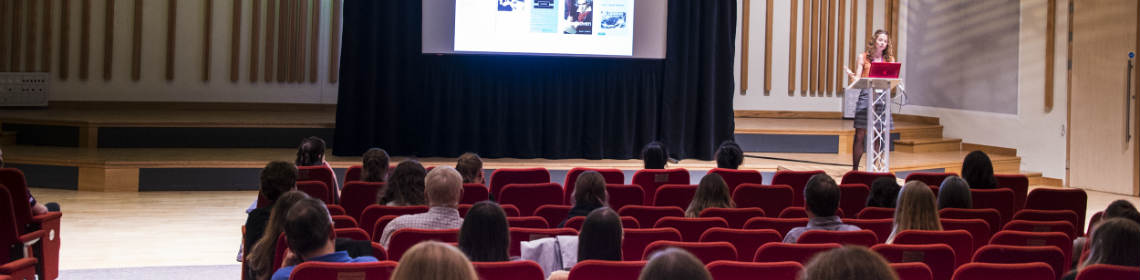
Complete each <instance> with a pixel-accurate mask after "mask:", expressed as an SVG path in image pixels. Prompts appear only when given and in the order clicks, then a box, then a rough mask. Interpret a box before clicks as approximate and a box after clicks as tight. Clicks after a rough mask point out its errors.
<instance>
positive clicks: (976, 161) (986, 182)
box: [962, 151, 997, 189]
mask: <svg viewBox="0 0 1140 280" xmlns="http://www.w3.org/2000/svg"><path fill="white" fill-rule="evenodd" d="M962 178H963V179H966V182H967V183H969V184H970V188H972V189H993V188H997V178H995V177H994V164H993V162H991V161H990V156H988V155H986V153H985V152H982V151H973V152H970V153H969V154H967V155H966V159H964V160H962Z"/></svg>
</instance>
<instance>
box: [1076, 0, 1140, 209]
mask: <svg viewBox="0 0 1140 280" xmlns="http://www.w3.org/2000/svg"><path fill="white" fill-rule="evenodd" d="M1072 2H1073V4H1072V5H1073V7H1072V11H1071V12H1072V14H1071V17H1070V18H1071V19H1072V20H1073V21H1072V30H1071V31H1072V33H1073V34H1072V42H1070V44H1071V45H1070V47H1071V48H1072V56H1071V59H1072V62H1071V63H1072V69H1071V70H1070V73H1069V75H1070V79H1071V80H1070V86H1071V87H1070V89H1069V98H1070V99H1069V134H1068V135H1069V151H1068V152H1069V162H1068V167H1069V178H1068V184H1069V186H1072V187H1080V188H1087V189H1090V190H1097V191H1105V192H1111V193H1117V194H1125V195H1136V194H1137V187H1138V183H1137V178H1140V177H1137V170H1136V169H1137V167H1138V166H1137V162H1136V160H1137V153H1136V152H1137V151H1138V150H1137V142H1138V141H1137V139H1136V138H1137V137H1136V135H1134V134H1135V127H1136V115H1137V112H1136V111H1137V110H1136V107H1135V102H1134V99H1133V98H1132V97H1131V96H1129V94H1130V93H1132V94H1134V93H1135V92H1134V89H1135V85H1136V81H1135V80H1133V79H1135V77H1136V73H1134V72H1135V71H1133V72H1132V73H1130V72H1129V66H1128V65H1129V58H1128V53H1129V52H1135V51H1137V49H1136V48H1137V32H1138V29H1137V26H1138V17H1137V15H1138V14H1140V13H1138V9H1140V7H1138V6H1137V1H1136V0H1080V1H1072ZM1130 84H1131V86H1132V87H1133V90H1132V91H1130V90H1129V88H1130V86H1129V85H1130ZM1130 134H1133V135H1132V136H1131V137H1129V135H1130Z"/></svg>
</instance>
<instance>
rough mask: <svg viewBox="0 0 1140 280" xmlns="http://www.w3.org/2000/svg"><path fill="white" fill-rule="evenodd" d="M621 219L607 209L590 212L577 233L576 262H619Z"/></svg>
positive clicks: (611, 210)
mask: <svg viewBox="0 0 1140 280" xmlns="http://www.w3.org/2000/svg"><path fill="white" fill-rule="evenodd" d="M621 241H622V228H621V217H620V216H618V214H617V212H614V210H613V209H610V208H609V207H602V208H598V209H594V211H590V214H589V215H586V221H584V222H583V223H582V231H581V232H579V233H578V261H579V262H581V261H585V260H603V261H620V260H622V258H621Z"/></svg>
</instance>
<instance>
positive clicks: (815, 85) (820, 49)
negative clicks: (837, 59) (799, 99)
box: [811, 0, 827, 96]
mask: <svg viewBox="0 0 1140 280" xmlns="http://www.w3.org/2000/svg"><path fill="white" fill-rule="evenodd" d="M817 2H818V3H817V5H818V6H817V9H816V14H815V20H816V22H815V42H816V44H815V47H814V48H813V49H812V55H813V56H815V58H812V61H814V62H813V63H812V68H811V72H812V74H811V77H812V78H811V91H812V96H821V95H823V91H822V90H821V89H822V87H821V86H820V83H821V82H822V81H823V76H822V75H821V74H823V72H822V70H823V67H824V56H825V53H824V50H825V47H824V46H825V45H824V44H825V43H824V36H825V32H826V31H827V30H826V26H824V25H825V24H827V18H826V17H827V14H826V13H827V0H818V1H817Z"/></svg>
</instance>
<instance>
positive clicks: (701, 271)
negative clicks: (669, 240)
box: [637, 247, 713, 280]
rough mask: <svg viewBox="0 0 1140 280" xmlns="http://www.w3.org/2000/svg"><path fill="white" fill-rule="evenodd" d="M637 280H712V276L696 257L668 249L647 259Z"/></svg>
mask: <svg viewBox="0 0 1140 280" xmlns="http://www.w3.org/2000/svg"><path fill="white" fill-rule="evenodd" d="M637 279H638V280H671V279H688V280H712V279H713V278H712V275H711V274H709V271H708V269H705V265H704V264H703V263H701V260H700V259H697V257H696V256H693V254H691V253H689V252H688V251H685V250H684V249H680V248H674V247H669V248H665V250H661V251H657V252H656V253H653V255H652V256H650V257H649V262H648V263H646V264H645V267H644V268H642V269H641V276H640V277H638V278H637Z"/></svg>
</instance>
